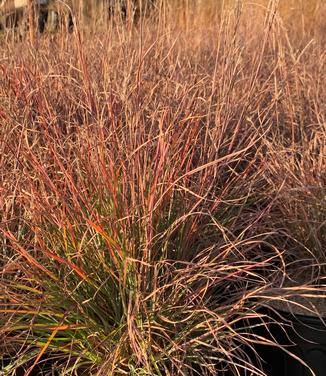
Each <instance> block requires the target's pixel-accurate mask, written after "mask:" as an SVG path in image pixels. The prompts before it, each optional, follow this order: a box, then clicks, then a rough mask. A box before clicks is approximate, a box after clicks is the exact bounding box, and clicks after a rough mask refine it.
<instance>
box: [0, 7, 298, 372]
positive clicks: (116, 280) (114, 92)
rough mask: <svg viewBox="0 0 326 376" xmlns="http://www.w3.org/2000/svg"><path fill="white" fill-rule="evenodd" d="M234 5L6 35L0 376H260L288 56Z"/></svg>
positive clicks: (265, 27) (266, 17) (280, 272)
mask: <svg viewBox="0 0 326 376" xmlns="http://www.w3.org/2000/svg"><path fill="white" fill-rule="evenodd" d="M171 9H172V10H173V8H171ZM241 12H242V10H241V7H236V9H235V11H230V12H229V11H226V10H225V13H223V14H222V15H221V14H218V15H215V17H216V19H215V20H216V22H212V24H211V25H209V26H210V27H207V25H205V24H203V23H201V22H198V23H194V24H191V23H190V22H189V19H187V20H186V21H187V22H185V23H181V24H180V25H177V24H176V22H175V19H174V18H172V17H171V15H169V13H168V10H166V13H164V17H163V15H162V18H159V19H158V22H157V24H155V25H153V24H150V23H149V22H147V21H146V20H143V23H141V24H140V25H139V24H135V25H128V28H126V27H125V26H124V25H123V24H118V25H116V24H111V25H110V27H108V28H107V29H105V30H103V29H101V30H99V31H97V32H95V31H93V32H90V31H89V33H90V34H87V33H86V32H85V33H80V32H79V30H78V29H75V30H74V32H73V33H72V35H71V36H70V37H69V38H66V36H62V35H60V34H58V35H54V36H51V38H49V37H48V36H46V37H44V38H43V37H42V38H39V39H38V41H37V49H35V48H32V47H31V46H30V44H29V43H28V42H19V44H18V45H16V44H11V43H10V42H9V41H8V40H7V41H6V42H4V41H1V42H0V43H2V45H1V46H2V47H3V57H2V60H1V61H0V71H1V76H0V142H1V143H0V151H1V159H0V171H1V190H0V195H1V196H0V204H1V226H0V231H1V234H2V238H1V248H2V253H1V258H0V267H1V274H0V355H1V358H0V359H1V372H2V373H1V375H14V374H15V373H17V374H18V373H19V372H21V373H23V374H25V375H32V374H42V373H43V374H58V375H99V376H102V375H137V376H138V375H151V376H154V375H155V376H167V375H170V376H176V375H187V376H188V375H189V376H190V375H216V374H226V373H229V374H234V375H239V374H242V373H243V372H248V373H251V374H256V375H264V373H263V371H262V370H261V364H260V359H259V357H258V356H257V357H256V353H255V347H254V345H255V344H257V343H260V344H261V343H265V344H273V341H272V339H271V338H269V337H268V338H267V337H266V338H265V337H263V336H260V335H258V334H254V333H255V332H254V331H251V330H250V325H251V324H250V323H251V322H252V321H251V320H252V319H253V318H254V319H255V324H254V325H255V326H260V325H261V326H262V325H264V326H265V322H266V320H267V321H268V320H272V319H269V318H266V317H265V314H263V313H261V312H260V308H261V307H262V306H263V305H265V304H266V303H267V302H268V301H269V300H270V299H271V298H274V299H275V293H276V292H277V293H278V296H277V297H278V298H279V299H287V298H288V297H289V295H291V294H295V293H298V291H297V290H295V289H293V290H292V291H290V292H289V291H288V290H287V291H285V292H284V291H283V292H282V289H281V288H280V286H281V282H282V278H284V274H285V272H286V263H285V260H286V257H287V254H286V252H285V251H284V248H282V247H281V246H279V244H278V243H275V242H274V241H273V239H275V236H276V235H277V228H278V227H277V226H274V227H273V226H272V225H271V224H270V221H271V218H272V217H273V213H274V212H273V210H274V208H275V206H274V205H275V203H276V202H278V201H277V197H275V196H276V195H275V187H276V185H275V186H271V185H270V184H269V183H270V181H271V180H269V179H271V178H270V176H271V171H272V170H271V164H270V163H269V162H270V155H271V154H272V151H273V150H274V149H272V147H271V146H270V145H271V140H275V141H279V142H278V144H277V145H282V143H281V141H282V140H284V139H286V138H287V136H288V135H289V134H290V135H291V134H292V133H291V131H292V129H293V128H292V125H293V124H292V123H290V124H285V123H283V122H281V121H280V120H279V119H282V118H283V117H285V116H286V114H287V113H288V112H287V111H288V107H287V105H289V103H290V99H289V98H291V97H287V96H284V97H282V98H283V100H284V103H285V105H284V106H281V105H280V103H279V99H280V97H279V96H277V95H276V94H275V93H279V89H278V87H279V86H278V85H283V84H284V81H283V80H281V81H278V79H279V78H278V77H279V76H278V73H279V72H284V71H283V70H282V69H283V68H284V67H287V65H286V64H287V63H286V61H285V60H282V59H280V56H283V55H282V53H281V52H280V55H279V54H278V53H279V51H286V52H288V51H289V50H290V47H289V46H288V45H287V44H285V42H284V40H282V39H279V38H277V37H276V31H277V30H278V31H279V32H280V33H282V31H281V27H280V28H279V29H277V27H278V26H277V25H279V23H277V22H276V21H277V17H276V9H275V8H273V7H272V9H271V10H270V11H269V12H265V13H263V12H262V14H261V15H260V16H259V17H258V16H257V18H256V21H257V20H261V22H259V23H257V24H256V28H257V30H259V34H257V35H258V36H259V37H257V35H256V37H255V35H253V34H251V33H252V32H251V31H250V30H247V32H248V39H247V40H244V39H243V35H244V34H243V32H242V31H244V30H246V27H247V26H246V25H245V23H244V22H243V19H242V18H241V17H245V15H243V14H242V13H241ZM173 15H175V14H173ZM191 15H193V13H191ZM182 16H184V14H183V13H182ZM186 16H187V14H186ZM169 17H171V19H169ZM189 17H190V16H189ZM210 17H213V18H214V16H213V15H210ZM180 19H182V18H180ZM169 20H170V23H169V22H168V21H169ZM191 25H192V26H191ZM164 30H165V32H163V31H164ZM104 31H105V32H104ZM282 35H283V34H282ZM212 46H213V47H212ZM282 48H283V50H282ZM267 58H268V59H269V60H268V63H267V62H266V61H267ZM275 72H276V73H275ZM294 87H295V83H293V82H292V81H291V82H290V83H289V88H290V89H291V90H292V89H293V88H294ZM287 99H289V102H287ZM298 103H299V104H298ZM291 105H292V106H294V108H295V109H298V110H299V109H301V103H300V102H295V101H294V102H293V103H292V102H291ZM296 105H298V107H295V106H296ZM275 113H276V115H275ZM275 119H276V120H275ZM290 142H291V141H290ZM275 145H276V144H275ZM282 148H283V145H282ZM284 148H285V146H284ZM282 150H283V149H282ZM273 189H274V190H273ZM272 193H273V194H272ZM266 223H268V225H267V224H266ZM282 294H283V295H282ZM274 345H275V346H277V344H276V343H275V344H274ZM248 349H250V351H247V350H248ZM285 351H286V350H285ZM249 354H250V355H249ZM255 358H257V359H255Z"/></svg>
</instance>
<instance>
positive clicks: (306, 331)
mask: <svg viewBox="0 0 326 376" xmlns="http://www.w3.org/2000/svg"><path fill="white" fill-rule="evenodd" d="M278 313H279V315H278V314H276V313H275V312H273V311H272V310H269V312H268V315H269V316H270V317H273V318H274V319H275V320H276V321H277V322H282V321H284V323H285V324H286V326H285V328H286V330H285V331H284V330H282V329H281V327H280V326H279V325H278V324H276V323H275V324H269V325H268V330H269V332H270V334H271V335H272V336H273V337H274V339H276V340H277V342H278V343H279V344H280V345H282V346H284V347H286V349H287V350H288V351H290V352H291V353H292V354H294V355H296V356H297V357H298V358H300V359H301V360H303V361H304V362H305V363H306V364H307V365H308V366H309V367H310V368H311V370H312V371H313V372H314V373H315V375H316V376H325V375H326V327H325V325H324V323H323V322H322V321H321V320H320V318H318V317H315V316H303V315H299V314H298V315H297V314H293V313H289V312H281V311H279V312H278ZM281 317H283V320H282V319H281ZM325 321H326V320H325ZM260 330H263V329H260ZM257 334H262V335H263V336H265V337H270V335H269V334H268V332H267V331H265V332H264V333H262V332H261V333H257ZM256 351H257V352H258V354H259V355H260V356H261V358H262V359H263V369H264V371H265V372H266V374H267V375H268V376H311V375H312V372H311V371H310V370H309V368H308V367H306V366H304V365H303V364H302V363H300V362H299V361H298V360H296V359H295V358H294V357H292V356H290V355H288V354H287V353H286V352H284V351H282V350H281V349H278V348H277V347H275V346H263V345H260V346H257V348H256Z"/></svg>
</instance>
